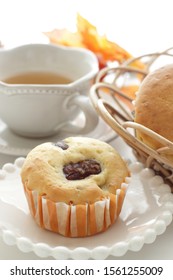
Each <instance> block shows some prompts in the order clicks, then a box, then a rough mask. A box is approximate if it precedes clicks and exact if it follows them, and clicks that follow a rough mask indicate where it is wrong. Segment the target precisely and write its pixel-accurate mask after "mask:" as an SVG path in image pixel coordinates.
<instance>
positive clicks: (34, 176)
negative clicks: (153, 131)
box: [21, 137, 129, 205]
mask: <svg viewBox="0 0 173 280" xmlns="http://www.w3.org/2000/svg"><path fill="white" fill-rule="evenodd" d="M128 175H129V172H128V168H127V166H126V163H125V162H124V161H123V159H122V158H121V156H120V155H119V154H118V152H117V151H116V150H115V149H114V148H113V147H112V146H110V145H109V144H107V143H105V142H102V141H100V140H97V139H92V138H87V137H69V138H66V139H64V140H63V141H61V142H58V143H55V144H54V143H50V142H49V143H44V144H41V145H39V146H37V147H35V148H34V149H33V150H32V151H31V152H30V153H29V154H28V156H27V157H26V160H25V162H24V165H23V167H22V170H21V178H22V183H23V185H24V187H25V188H28V189H29V190H36V191H37V192H38V193H39V195H42V196H44V197H46V198H47V199H50V200H52V201H54V202H65V203H68V204H69V203H71V204H74V205H75V204H85V203H94V202H96V201H98V200H101V199H102V198H104V197H108V196H109V195H110V194H111V193H112V194H115V193H116V190H117V189H118V188H120V187H121V184H122V183H123V182H124V181H125V177H127V176H128Z"/></svg>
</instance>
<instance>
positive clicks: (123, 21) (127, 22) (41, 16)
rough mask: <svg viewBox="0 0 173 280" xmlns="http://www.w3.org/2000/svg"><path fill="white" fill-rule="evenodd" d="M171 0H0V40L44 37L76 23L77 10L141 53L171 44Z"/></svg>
mask: <svg viewBox="0 0 173 280" xmlns="http://www.w3.org/2000/svg"><path fill="white" fill-rule="evenodd" d="M171 4H172V1H171V0H145V1H142V0H141V1H139V0H106V1H104V0H0V40H1V41H2V42H3V43H4V44H5V45H6V46H11V45H16V44H20V43H25V42H37V41H40V40H42V41H45V40H46V41H47V38H46V37H45V36H43V34H42V33H43V32H44V31H50V30H52V29H54V28H64V27H66V28H68V29H70V30H72V31H74V30H75V26H76V13H77V12H79V13H80V14H81V15H82V16H83V17H85V18H87V19H88V20H89V21H90V22H92V23H93V24H94V25H96V26H97V28H98V31H99V33H100V34H106V35H107V37H108V38H109V39H110V40H113V41H115V42H116V43H118V44H119V45H120V46H122V47H123V48H125V49H126V50H127V51H129V52H130V53H131V54H132V55H134V56H136V55H140V54H144V53H148V52H153V51H162V50H164V49H166V48H169V47H172V46H173V10H172V5H171Z"/></svg>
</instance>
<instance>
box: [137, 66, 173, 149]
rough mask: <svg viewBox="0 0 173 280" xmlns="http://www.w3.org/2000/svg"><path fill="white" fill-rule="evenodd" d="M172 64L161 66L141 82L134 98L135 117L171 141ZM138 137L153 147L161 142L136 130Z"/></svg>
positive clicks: (172, 131)
mask: <svg viewBox="0 0 173 280" xmlns="http://www.w3.org/2000/svg"><path fill="white" fill-rule="evenodd" d="M172 119H173V64H169V65H166V66H164V67H161V68H159V69H157V70H155V71H153V72H151V73H149V74H148V75H147V76H146V78H145V79H144V80H143V82H142V83H141V86H140V88H139V90H138V93H137V97H136V100H135V119H134V121H135V122H137V123H140V124H142V125H144V126H146V127H148V128H150V129H151V130H153V131H154V132H156V133H158V134H160V135H161V136H163V137H165V138H167V139H168V140H170V141H173V129H172ZM137 136H138V138H140V140H142V141H143V142H145V143H146V144H148V145H149V146H151V147H152V148H154V149H158V148H160V147H161V144H160V143H158V142H157V141H155V140H153V139H151V138H150V137H149V136H147V135H144V134H143V133H142V132H137Z"/></svg>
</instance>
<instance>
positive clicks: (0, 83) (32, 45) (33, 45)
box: [0, 43, 99, 89]
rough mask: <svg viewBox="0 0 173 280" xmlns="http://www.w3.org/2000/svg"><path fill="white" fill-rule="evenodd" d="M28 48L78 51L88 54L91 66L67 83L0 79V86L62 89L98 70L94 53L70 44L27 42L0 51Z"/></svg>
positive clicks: (73, 84) (84, 80) (76, 83)
mask: <svg viewBox="0 0 173 280" xmlns="http://www.w3.org/2000/svg"><path fill="white" fill-rule="evenodd" d="M28 48H52V49H59V50H61V51H68V52H69V51H71V52H79V53H83V54H85V55H88V57H90V58H91V59H92V67H91V70H90V71H89V72H88V73H86V74H84V75H83V76H81V77H79V78H78V79H76V80H74V81H72V82H71V83H69V84H8V83H5V82H3V81H1V80H0V86H3V87H6V88H14V87H15V88H21V89H22V88H26V87H28V88H29V87H33V88H39V87H43V88H45V87H49V88H52V89H53V88H64V89H70V88H73V87H76V86H78V85H79V84H81V83H83V82H86V81H88V80H90V79H92V78H94V77H95V75H96V74H97V73H98V71H99V63H98V60H97V57H96V55H95V54H94V53H93V52H92V51H90V50H88V49H83V48H80V47H72V46H62V45H55V44H52V43H28V44H23V45H19V46H15V47H10V48H8V49H2V50H0V53H11V52H16V51H20V50H21V49H28Z"/></svg>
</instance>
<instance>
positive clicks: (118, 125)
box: [90, 48, 173, 192]
mask: <svg viewBox="0 0 173 280" xmlns="http://www.w3.org/2000/svg"><path fill="white" fill-rule="evenodd" d="M172 50H173V48H170V49H167V50H165V51H163V52H160V53H159V52H157V53H152V54H146V55H143V56H140V57H137V58H133V59H131V60H128V61H126V62H125V63H124V64H121V65H120V66H115V67H106V68H104V69H102V70H101V71H100V72H99V73H98V75H97V77H96V83H95V84H94V85H93V86H92V87H91V90H90V98H91V101H92V103H93V105H94V107H95V109H96V111H97V113H98V114H99V115H100V116H101V117H102V119H103V120H104V121H105V122H106V123H107V124H108V125H109V126H110V127H111V128H112V129H113V130H114V131H115V132H116V133H117V134H118V135H119V136H120V137H122V138H123V140H125V142H126V143H127V144H128V145H129V146H130V147H131V148H132V149H133V151H134V153H135V155H136V157H137V158H138V160H140V161H141V162H143V163H145V165H146V167H148V168H152V169H154V170H155V172H156V174H159V175H161V176H162V177H163V178H164V180H165V182H166V183H168V184H169V185H170V186H171V190H172V192H173V160H171V159H170V155H172V156H173V142H171V141H169V140H168V139H166V138H164V137H162V136H161V135H159V134H157V133H156V132H154V131H152V130H151V129H149V128H147V127H145V126H143V125H141V124H138V123H135V122H134V113H133V112H134V103H133V101H134V98H132V97H129V96H128V95H127V94H126V93H124V92H123V91H122V88H123V86H122V84H123V85H124V83H127V84H128V83H129V81H130V82H133V83H135V85H136V87H138V86H139V85H140V83H141V81H142V80H143V79H144V78H145V76H146V75H147V74H148V73H149V72H150V71H151V68H152V66H153V64H154V63H155V62H157V60H158V58H162V57H163V56H167V57H173V54H171V51H172ZM142 59H146V62H144V63H143V64H144V67H143V69H137V68H135V67H133V66H132V65H133V62H134V61H135V60H141V61H142ZM137 131H141V132H143V133H145V134H146V135H148V136H150V137H152V138H153V139H155V140H157V141H158V142H159V143H160V144H161V146H162V148H159V149H158V150H154V149H152V148H151V147H149V146H147V145H146V144H145V143H143V142H142V141H140V140H139V139H138V138H137V137H136V132H137ZM168 154H169V157H167V156H166V155H168ZM172 158H173V157H172Z"/></svg>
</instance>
